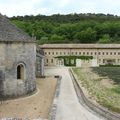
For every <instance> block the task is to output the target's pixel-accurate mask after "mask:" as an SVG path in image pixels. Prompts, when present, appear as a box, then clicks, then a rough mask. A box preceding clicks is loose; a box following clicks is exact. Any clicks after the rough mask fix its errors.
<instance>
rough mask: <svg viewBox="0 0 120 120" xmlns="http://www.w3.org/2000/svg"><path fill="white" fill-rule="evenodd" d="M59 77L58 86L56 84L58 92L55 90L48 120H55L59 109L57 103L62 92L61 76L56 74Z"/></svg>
mask: <svg viewBox="0 0 120 120" xmlns="http://www.w3.org/2000/svg"><path fill="white" fill-rule="evenodd" d="M55 77H56V78H57V86H56V92H55V97H54V100H53V104H52V108H51V111H50V113H49V118H48V120H55V118H56V111H57V103H58V98H59V94H60V84H61V78H62V77H61V76H55Z"/></svg>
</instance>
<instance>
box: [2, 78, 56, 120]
mask: <svg viewBox="0 0 120 120" xmlns="http://www.w3.org/2000/svg"><path fill="white" fill-rule="evenodd" d="M56 83H57V81H56V79H55V78H53V77H48V78H45V79H41V78H40V79H37V86H38V91H37V93H35V94H33V95H30V96H26V97H23V98H19V99H14V100H7V101H4V102H3V103H2V104H0V120H1V119H2V118H21V119H22V120H41V119H40V118H44V119H45V118H48V115H49V111H50V108H51V104H52V101H53V97H54V92H55V88H56ZM28 118H29V119H28ZM21 119H20V120H21ZM3 120H5V119H3ZM9 120H12V119H9ZM13 120H17V119H13Z"/></svg>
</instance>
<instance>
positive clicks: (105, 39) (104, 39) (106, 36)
mask: <svg viewBox="0 0 120 120" xmlns="http://www.w3.org/2000/svg"><path fill="white" fill-rule="evenodd" d="M110 42H111V38H110V35H109V34H104V35H103V36H102V38H100V40H99V41H98V43H110Z"/></svg>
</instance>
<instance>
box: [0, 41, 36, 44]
mask: <svg viewBox="0 0 120 120" xmlns="http://www.w3.org/2000/svg"><path fill="white" fill-rule="evenodd" d="M0 43H6V44H7V43H37V42H36V41H0Z"/></svg>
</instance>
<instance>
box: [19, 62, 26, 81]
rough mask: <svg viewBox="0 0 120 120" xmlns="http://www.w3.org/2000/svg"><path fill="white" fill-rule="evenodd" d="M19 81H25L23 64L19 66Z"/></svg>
mask: <svg viewBox="0 0 120 120" xmlns="http://www.w3.org/2000/svg"><path fill="white" fill-rule="evenodd" d="M17 79H22V80H24V79H25V66H24V65H23V64H19V65H18V66H17Z"/></svg>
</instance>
